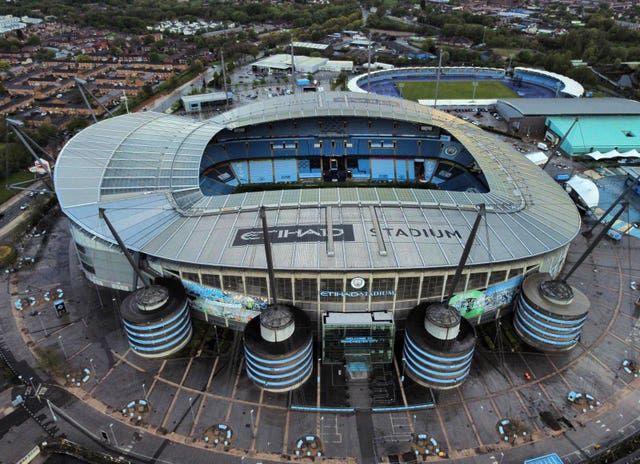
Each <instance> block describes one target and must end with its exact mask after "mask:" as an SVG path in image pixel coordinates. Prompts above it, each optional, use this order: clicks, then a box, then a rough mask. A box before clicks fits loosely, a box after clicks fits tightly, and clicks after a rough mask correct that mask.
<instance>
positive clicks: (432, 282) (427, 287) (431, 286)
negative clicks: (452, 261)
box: [421, 276, 444, 299]
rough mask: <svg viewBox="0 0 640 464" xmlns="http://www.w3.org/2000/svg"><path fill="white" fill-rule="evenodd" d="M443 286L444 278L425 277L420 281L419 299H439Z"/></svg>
mask: <svg viewBox="0 0 640 464" xmlns="http://www.w3.org/2000/svg"><path fill="white" fill-rule="evenodd" d="M443 284H444V276H425V277H424V279H422V294H421V299H426V298H440V296H441V295H442V285H443Z"/></svg>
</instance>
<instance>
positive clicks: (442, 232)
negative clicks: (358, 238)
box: [369, 227, 462, 240]
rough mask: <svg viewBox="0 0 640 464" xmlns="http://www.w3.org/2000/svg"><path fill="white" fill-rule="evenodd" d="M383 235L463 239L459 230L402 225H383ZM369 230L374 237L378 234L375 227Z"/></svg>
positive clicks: (391, 236)
mask: <svg viewBox="0 0 640 464" xmlns="http://www.w3.org/2000/svg"><path fill="white" fill-rule="evenodd" d="M380 230H381V231H382V236H383V237H390V238H394V237H403V238H404V237H406V238H408V237H414V238H445V237H446V238H447V239H455V238H457V239H460V240H462V235H461V234H460V232H458V231H457V230H447V229H432V228H422V229H416V228H413V227H412V228H408V229H403V228H400V227H381V228H380ZM369 232H370V233H371V235H372V236H373V237H375V236H376V235H377V231H376V229H375V228H374V227H372V228H371V229H369Z"/></svg>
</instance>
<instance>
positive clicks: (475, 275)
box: [467, 272, 487, 289]
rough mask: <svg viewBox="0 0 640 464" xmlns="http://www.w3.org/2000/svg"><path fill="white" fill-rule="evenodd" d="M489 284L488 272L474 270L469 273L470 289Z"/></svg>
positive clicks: (468, 285)
mask: <svg viewBox="0 0 640 464" xmlns="http://www.w3.org/2000/svg"><path fill="white" fill-rule="evenodd" d="M486 285H487V273H486V272H472V273H471V274H470V275H469V283H468V284H467V288H468V289H474V288H484V287H485V286H486Z"/></svg>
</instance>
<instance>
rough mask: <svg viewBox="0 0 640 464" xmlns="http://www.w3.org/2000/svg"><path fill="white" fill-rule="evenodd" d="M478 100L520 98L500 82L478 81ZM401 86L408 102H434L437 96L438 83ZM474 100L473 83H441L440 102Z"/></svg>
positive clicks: (410, 82)
mask: <svg viewBox="0 0 640 464" xmlns="http://www.w3.org/2000/svg"><path fill="white" fill-rule="evenodd" d="M476 82H477V83H478V88H477V89H476V98H477V99H483V98H518V94H517V93H515V92H514V91H513V90H511V89H510V88H509V87H507V86H506V85H504V84H503V83H502V82H498V81H476ZM398 84H400V88H401V93H402V96H403V97H404V98H406V99H407V100H413V101H418V100H420V99H424V100H433V99H435V95H436V81H421V82H416V81H405V82H397V83H396V86H398ZM471 98H473V81H443V80H441V81H440V89H439V90H438V99H439V100H456V99H462V100H471Z"/></svg>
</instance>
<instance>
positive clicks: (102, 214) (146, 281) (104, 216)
mask: <svg viewBox="0 0 640 464" xmlns="http://www.w3.org/2000/svg"><path fill="white" fill-rule="evenodd" d="M98 216H99V217H100V219H102V220H103V221H104V222H105V223H106V224H107V227H108V228H109V231H111V235H113V238H115V239H116V242H118V246H119V247H120V250H121V251H122V253H124V256H125V257H126V258H127V261H129V264H130V265H131V268H132V269H133V271H134V272H135V273H136V275H137V276H138V278H139V279H140V280H141V281H142V283H143V284H144V286H145V288H146V287H149V285H150V284H149V279H148V278H147V277H146V276H145V275H144V274H143V273H142V271H141V270H140V268H139V267H138V266H137V265H136V263H135V261H134V260H133V256H131V253H129V250H127V247H126V246H125V244H124V242H123V241H122V239H121V238H120V235H119V234H118V232H116V229H115V227H113V224H111V221H110V220H109V218H108V217H107V212H106V210H105V209H104V208H98ZM137 286H138V281H137V280H136V282H134V287H137Z"/></svg>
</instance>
